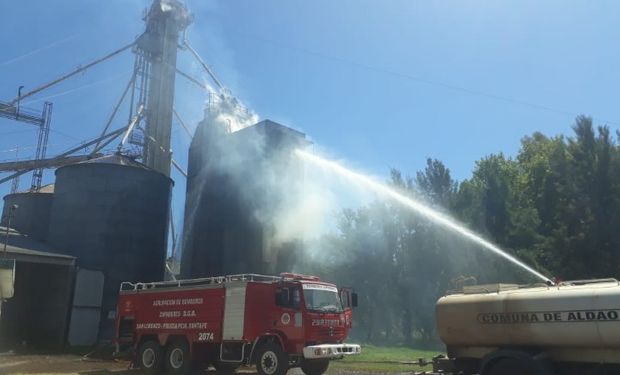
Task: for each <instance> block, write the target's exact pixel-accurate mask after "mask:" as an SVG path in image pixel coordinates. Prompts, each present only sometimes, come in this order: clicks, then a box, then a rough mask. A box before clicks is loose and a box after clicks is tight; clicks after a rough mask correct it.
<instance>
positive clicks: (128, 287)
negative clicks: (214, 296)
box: [120, 273, 285, 291]
mask: <svg viewBox="0 0 620 375" xmlns="http://www.w3.org/2000/svg"><path fill="white" fill-rule="evenodd" d="M284 279H285V278H284V277H282V276H270V275H259V274H255V273H244V274H238V275H226V276H214V277H205V278H200V279H186V280H176V281H154V282H150V283H140V282H138V283H132V282H128V281H124V282H122V283H121V286H120V290H121V291H138V290H151V289H160V288H161V289H164V288H180V287H183V286H199V285H218V284H225V283H230V282H247V281H256V282H274V281H281V280H284Z"/></svg>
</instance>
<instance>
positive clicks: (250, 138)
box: [181, 120, 308, 278]
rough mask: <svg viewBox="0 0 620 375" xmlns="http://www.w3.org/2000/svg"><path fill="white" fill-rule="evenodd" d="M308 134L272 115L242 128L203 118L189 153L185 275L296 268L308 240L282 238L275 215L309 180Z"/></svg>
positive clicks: (185, 227) (183, 255)
mask: <svg viewBox="0 0 620 375" xmlns="http://www.w3.org/2000/svg"><path fill="white" fill-rule="evenodd" d="M307 143H308V142H307V141H306V139H305V135H304V134H303V133H301V132H298V131H295V130H293V129H290V128H287V127H285V126H283V125H281V124H278V123H276V122H273V121H270V120H265V121H261V122H259V123H257V124H255V125H252V126H249V127H246V128H244V129H241V130H239V131H236V132H232V133H231V132H228V131H226V129H224V128H222V127H221V126H220V127H218V124H213V123H209V122H207V121H203V122H202V123H201V124H200V125H199V127H198V129H197V131H196V134H195V136H194V139H193V140H192V145H191V147H190V152H189V166H188V180H187V196H186V199H187V201H186V205H185V225H184V237H183V253H182V259H181V276H182V277H184V278H192V277H204V276H214V275H223V274H234V273H247V272H250V273H278V272H282V271H287V270H290V268H291V267H292V265H293V262H294V258H295V256H296V254H297V253H298V252H299V250H301V246H302V241H301V239H291V240H289V241H286V242H279V243H274V242H273V241H272V238H273V235H274V232H275V231H276V230H277V228H275V227H274V225H275V223H274V218H275V215H276V214H277V211H278V210H280V209H281V207H280V206H279V205H281V204H282V202H284V201H285V198H286V195H287V194H289V193H290V192H292V191H293V190H295V189H297V188H298V186H296V185H297V184H299V183H300V182H301V181H302V180H303V168H302V166H301V165H300V163H301V161H300V160H299V159H298V158H296V157H295V156H294V155H293V152H292V151H293V150H294V149H296V148H297V147H300V146H305V145H307Z"/></svg>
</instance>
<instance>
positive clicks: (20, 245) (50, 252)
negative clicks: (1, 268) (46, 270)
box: [0, 226, 75, 266]
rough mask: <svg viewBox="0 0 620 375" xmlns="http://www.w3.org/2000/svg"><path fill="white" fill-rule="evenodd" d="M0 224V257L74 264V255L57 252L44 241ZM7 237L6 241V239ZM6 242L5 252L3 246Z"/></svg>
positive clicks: (35, 261) (19, 260)
mask: <svg viewBox="0 0 620 375" xmlns="http://www.w3.org/2000/svg"><path fill="white" fill-rule="evenodd" d="M6 229H7V228H6V227H3V226H0V257H6V258H8V259H15V260H17V261H18V262H31V263H46V264H59V265H68V266H70V265H74V264H75V257H72V256H70V255H64V254H59V253H57V252H55V251H54V249H53V248H52V247H51V246H49V245H48V244H46V243H43V242H40V241H37V240H35V239H32V238H30V237H28V236H26V235H24V234H21V233H19V232H18V231H16V230H15V229H9V232H8V236H7V231H6ZM7 239H8V241H7ZM5 243H6V254H4V248H5Z"/></svg>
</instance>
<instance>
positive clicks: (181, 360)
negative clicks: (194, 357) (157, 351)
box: [166, 340, 192, 374]
mask: <svg viewBox="0 0 620 375" xmlns="http://www.w3.org/2000/svg"><path fill="white" fill-rule="evenodd" d="M191 364H192V361H191V354H190V352H189V346H188V345H187V343H186V342H185V340H175V341H172V342H171V343H169V344H168V350H166V372H167V373H169V374H187V373H188V372H189V370H190V369H191V367H192V366H191Z"/></svg>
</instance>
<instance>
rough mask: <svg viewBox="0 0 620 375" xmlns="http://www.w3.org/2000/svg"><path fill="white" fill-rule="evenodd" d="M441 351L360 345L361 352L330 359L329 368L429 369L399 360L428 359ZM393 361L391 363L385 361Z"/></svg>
mask: <svg viewBox="0 0 620 375" xmlns="http://www.w3.org/2000/svg"><path fill="white" fill-rule="evenodd" d="M438 354H441V352H437V351H432V350H416V349H411V348H404V347H382V346H374V345H362V354H360V355H357V356H351V357H346V358H344V359H342V360H336V361H332V362H331V365H330V368H333V369H338V370H353V371H370V372H411V371H423V370H427V371H428V370H431V368H430V366H429V367H427V368H421V367H419V366H417V365H413V364H401V363H397V362H400V361H416V360H417V359H418V358H427V359H430V358H432V357H434V356H436V355H438ZM385 362H393V363H385Z"/></svg>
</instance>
